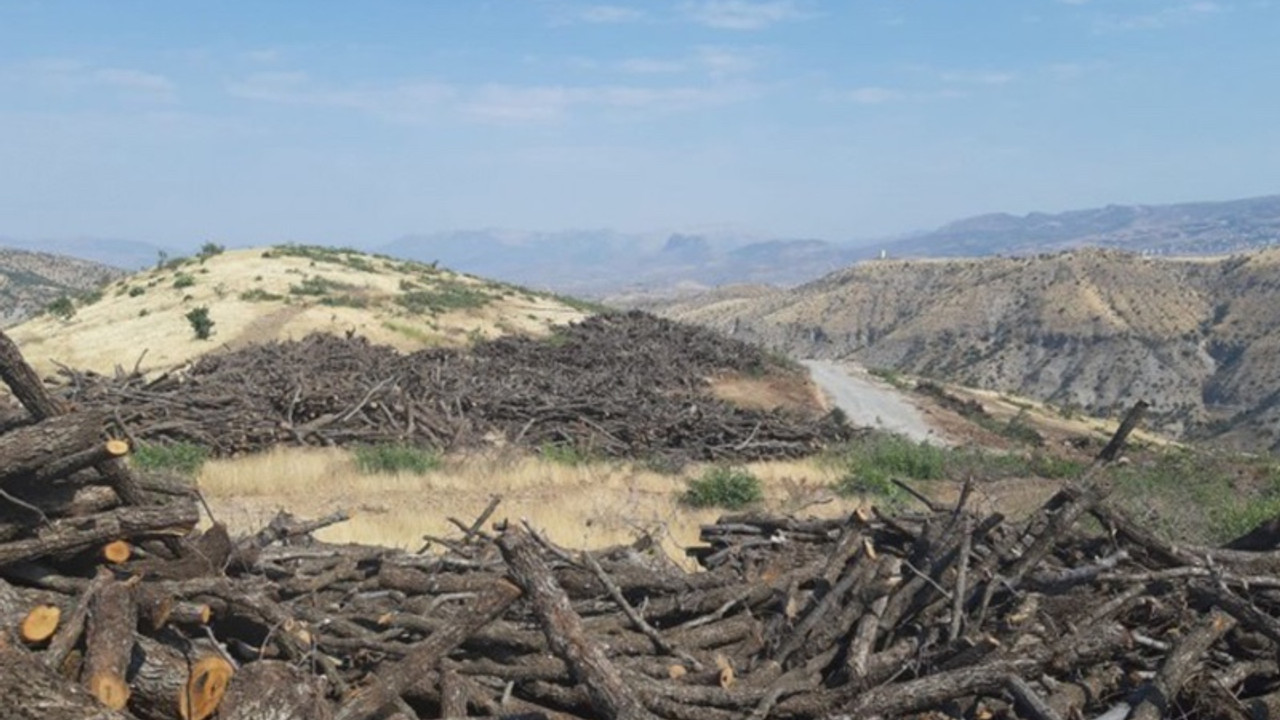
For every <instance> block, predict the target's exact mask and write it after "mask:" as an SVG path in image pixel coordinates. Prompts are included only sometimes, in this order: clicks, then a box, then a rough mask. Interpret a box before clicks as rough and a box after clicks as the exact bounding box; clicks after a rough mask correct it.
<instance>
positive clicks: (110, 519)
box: [0, 501, 200, 565]
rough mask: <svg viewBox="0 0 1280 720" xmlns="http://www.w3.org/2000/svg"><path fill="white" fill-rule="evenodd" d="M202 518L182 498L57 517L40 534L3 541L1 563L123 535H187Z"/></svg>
mask: <svg viewBox="0 0 1280 720" xmlns="http://www.w3.org/2000/svg"><path fill="white" fill-rule="evenodd" d="M199 519H200V516H199V513H198V511H197V509H196V505H195V504H194V503H193V502H189V501H179V502H170V503H168V504H165V505H159V506H152V507H124V508H119V509H117V510H112V511H110V512H105V513H99V514H96V515H89V516H87V517H82V518H68V519H60V520H54V521H52V522H51V523H50V524H49V527H47V528H45V529H43V530H42V532H41V533H40V534H39V535H38V536H37V537H33V538H26V539H23V540H15V541H12V542H8V543H0V565H8V564H9V563H14V562H19V561H22V560H34V559H38V558H41V557H44V556H47V555H56V554H58V553H62V552H66V551H68V550H80V549H83V548H86V547H90V546H94V545H100V544H103V543H107V542H112V541H115V540H120V539H122V538H134V537H143V536H151V535H169V536H173V535H185V534H186V533H187V532H189V531H190V530H191V528H192V527H194V526H195V524H196V522H197V521H199Z"/></svg>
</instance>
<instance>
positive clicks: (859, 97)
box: [847, 86, 907, 105]
mask: <svg viewBox="0 0 1280 720" xmlns="http://www.w3.org/2000/svg"><path fill="white" fill-rule="evenodd" d="M847 97H848V98H849V99H850V100H852V101H854V102H856V103H858V104H860V105H883V104H884V103H889V102H897V101H899V100H905V99H906V98H907V94H906V93H904V92H903V91H901V90H895V89H893V88H885V87H878V86H869V87H861V88H858V89H856V90H850V91H849V93H848V96H847Z"/></svg>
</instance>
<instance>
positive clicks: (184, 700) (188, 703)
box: [178, 655, 235, 720]
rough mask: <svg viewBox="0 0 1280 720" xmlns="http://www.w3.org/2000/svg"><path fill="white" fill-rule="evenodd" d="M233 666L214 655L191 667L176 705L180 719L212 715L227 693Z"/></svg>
mask: <svg viewBox="0 0 1280 720" xmlns="http://www.w3.org/2000/svg"><path fill="white" fill-rule="evenodd" d="M234 673H235V668H233V667H232V666H231V663H229V662H227V661H226V660H225V659H223V658H221V657H218V656H216V655H210V656H207V657H204V658H201V659H200V660H199V661H198V662H196V664H195V666H194V667H192V668H191V677H190V678H188V679H187V685H186V687H185V688H183V689H182V690H181V693H182V697H180V698H179V699H178V707H179V710H180V712H181V714H182V720H205V719H206V718H208V717H210V716H212V715H213V713H214V711H216V710H217V709H218V705H219V704H220V703H221V702H222V696H223V695H226V694H227V685H228V684H229V683H230V682H231V676H232V675H233V674H234Z"/></svg>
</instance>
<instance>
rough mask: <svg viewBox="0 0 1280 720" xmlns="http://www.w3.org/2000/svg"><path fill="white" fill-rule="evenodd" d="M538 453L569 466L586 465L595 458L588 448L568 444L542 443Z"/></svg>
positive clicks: (547, 458)
mask: <svg viewBox="0 0 1280 720" xmlns="http://www.w3.org/2000/svg"><path fill="white" fill-rule="evenodd" d="M538 454H539V455H541V456H542V457H543V458H545V459H546V460H549V461H551V462H553V463H556V464H558V465H569V466H577V465H586V464H587V463H589V462H591V461H592V460H594V459H595V457H594V456H593V455H592V454H591V452H590V451H589V450H586V449H583V448H580V447H578V446H577V445H568V444H556V443H543V444H542V445H541V446H540V447H539V448H538Z"/></svg>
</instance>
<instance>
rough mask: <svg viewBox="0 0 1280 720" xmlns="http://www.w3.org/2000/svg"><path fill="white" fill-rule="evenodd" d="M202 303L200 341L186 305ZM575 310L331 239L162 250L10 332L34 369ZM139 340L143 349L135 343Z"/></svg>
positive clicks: (445, 338) (383, 336)
mask: <svg viewBox="0 0 1280 720" xmlns="http://www.w3.org/2000/svg"><path fill="white" fill-rule="evenodd" d="M197 307H207V308H208V309H209V317H210V318H211V319H212V320H213V321H214V323H215V326H214V328H213V336H212V337H211V338H210V339H209V340H199V339H197V338H196V337H195V335H194V332H193V330H192V326H191V323H190V322H189V321H188V320H187V318H186V314H187V313H188V312H190V311H191V310H192V309H194V308H197ZM583 317H584V313H583V312H582V311H580V310H578V309H575V308H573V307H570V306H568V305H566V304H564V303H562V302H560V301H558V300H556V299H554V298H552V297H549V296H547V295H544V294H540V293H535V292H530V291H526V290H524V289H521V288H515V287H512V286H507V285H502V284H499V283H491V282H487V281H485V280H482V279H479V278H475V277H471V276H467V275H462V274H459V273H454V272H451V271H448V270H445V269H437V268H434V267H431V266H429V265H424V264H422V263H411V262H404V261H400V260H395V259H391V258H382V257H376V256H370V255H365V254H362V253H356V252H342V251H335V250H331V249H327V248H326V249H310V248H306V247H301V248H296V249H290V248H289V247H288V246H285V247H282V248H272V249H264V248H256V249H249V250H232V251H226V252H222V253H219V254H215V255H210V256H208V257H204V258H188V259H179V260H171V261H169V263H167V265H166V266H165V267H159V268H153V269H151V270H145V271H142V272H140V273H138V274H136V275H133V276H131V277H128V278H124V279H122V280H120V281H118V282H114V283H112V284H110V285H108V286H106V288H105V289H104V291H103V294H102V297H101V299H98V300H97V301H95V302H91V303H79V304H78V306H77V307H76V308H75V312H74V314H73V315H71V316H70V317H60V316H58V315H55V314H52V313H47V314H45V315H42V316H40V317H37V318H34V319H32V320H29V321H27V322H26V323H23V324H22V325H19V326H18V327H16V328H13V329H12V330H11V331H10V335H11V336H12V337H13V339H14V340H15V341H16V342H17V343H18V345H19V346H20V347H21V348H22V350H23V352H24V354H25V355H26V357H27V359H28V361H29V362H31V363H32V365H34V366H35V367H36V368H37V370H39V371H41V372H44V373H48V372H52V371H54V370H55V369H56V363H62V364H64V365H67V366H70V367H74V368H77V369H84V370H94V371H98V372H104V373H110V372H112V371H113V370H114V369H115V367H116V366H121V367H124V368H126V369H129V368H132V367H133V366H134V364H135V363H136V362H137V361H138V360H139V358H140V357H142V360H143V367H144V369H153V370H164V369H168V368H171V367H174V366H177V365H180V364H182V363H185V362H188V361H190V360H192V359H193V358H195V357H197V356H199V355H201V354H204V353H206V352H209V351H211V350H216V349H219V348H221V347H224V346H225V347H228V348H233V349H234V348H240V347H244V346H246V345H249V344H252V343H260V342H266V341H270V340H284V339H290V338H293V339H298V338H301V337H303V336H305V335H307V334H308V333H311V332H315V331H324V332H331V333H334V334H339V335H340V334H342V333H345V332H348V331H353V332H355V333H357V334H359V335H363V336H365V337H367V338H369V340H371V341H373V342H375V343H381V344H387V345H392V346H395V347H397V348H399V349H401V350H416V349H419V348H422V347H426V346H432V345H463V344H466V343H468V342H469V341H470V340H471V339H473V338H475V337H496V336H499V335H504V334H508V333H526V334H531V335H542V334H547V333H549V332H550V329H551V328H552V327H553V326H555V325H558V324H564V323H567V322H572V321H575V320H580V319H582V318H583ZM144 351H145V353H146V354H145V356H143V355H142V354H143V352H144Z"/></svg>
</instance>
